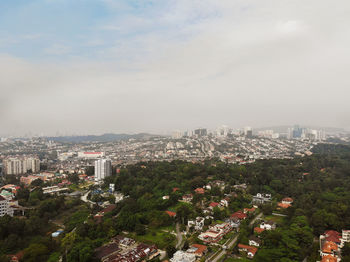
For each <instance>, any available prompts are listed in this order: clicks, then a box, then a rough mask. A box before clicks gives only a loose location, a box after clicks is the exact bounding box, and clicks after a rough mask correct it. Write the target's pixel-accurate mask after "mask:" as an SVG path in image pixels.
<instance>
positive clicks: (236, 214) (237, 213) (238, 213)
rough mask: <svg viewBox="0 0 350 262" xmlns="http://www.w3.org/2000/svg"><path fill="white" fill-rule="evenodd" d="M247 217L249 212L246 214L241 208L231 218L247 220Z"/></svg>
mask: <svg viewBox="0 0 350 262" xmlns="http://www.w3.org/2000/svg"><path fill="white" fill-rule="evenodd" d="M247 217H248V216H247V214H244V213H243V212H242V211H241V210H239V211H237V212H235V213H233V214H232V215H231V218H238V219H240V220H245V219H246V218H247Z"/></svg>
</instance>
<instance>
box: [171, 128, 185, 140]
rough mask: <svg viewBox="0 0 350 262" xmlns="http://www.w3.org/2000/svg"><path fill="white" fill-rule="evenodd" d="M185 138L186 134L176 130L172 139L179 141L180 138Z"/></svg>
mask: <svg viewBox="0 0 350 262" xmlns="http://www.w3.org/2000/svg"><path fill="white" fill-rule="evenodd" d="M183 136H184V134H183V133H182V132H181V131H180V130H176V131H174V132H173V134H172V137H173V138H175V139H179V138H181V137H183Z"/></svg>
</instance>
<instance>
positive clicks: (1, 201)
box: [0, 196, 13, 217]
mask: <svg viewBox="0 0 350 262" xmlns="http://www.w3.org/2000/svg"><path fill="white" fill-rule="evenodd" d="M4 215H9V216H13V209H12V208H11V207H10V204H9V201H8V199H6V198H4V197H3V196H0V217H2V216H4Z"/></svg>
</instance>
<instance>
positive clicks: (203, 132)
mask: <svg viewBox="0 0 350 262" xmlns="http://www.w3.org/2000/svg"><path fill="white" fill-rule="evenodd" d="M207 133H208V132H207V129H206V128H198V129H196V130H194V134H195V135H197V136H206V135H207Z"/></svg>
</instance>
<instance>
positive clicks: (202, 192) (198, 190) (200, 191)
mask: <svg viewBox="0 0 350 262" xmlns="http://www.w3.org/2000/svg"><path fill="white" fill-rule="evenodd" d="M194 191H195V192H196V193H197V194H204V192H205V191H204V188H200V187H198V188H196V189H195V190H194Z"/></svg>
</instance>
